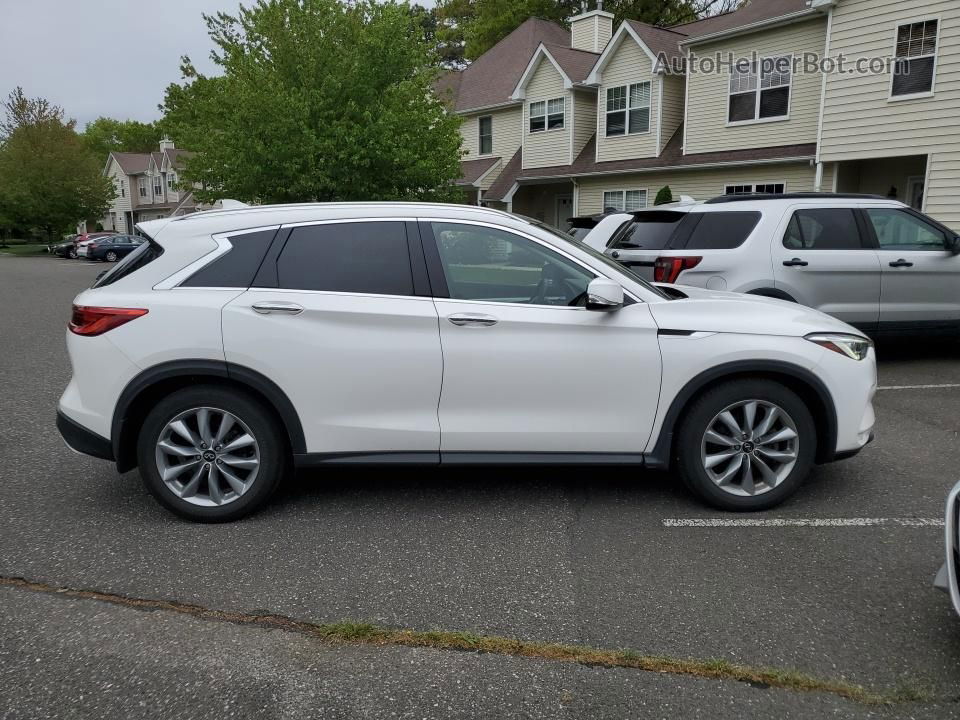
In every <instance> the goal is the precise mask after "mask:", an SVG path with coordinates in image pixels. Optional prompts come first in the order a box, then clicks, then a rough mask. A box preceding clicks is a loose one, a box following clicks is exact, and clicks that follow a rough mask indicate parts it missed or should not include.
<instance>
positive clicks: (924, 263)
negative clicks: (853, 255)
mask: <svg viewBox="0 0 960 720" xmlns="http://www.w3.org/2000/svg"><path fill="white" fill-rule="evenodd" d="M863 216H864V218H865V219H866V226H867V228H868V231H869V232H870V233H871V234H872V236H873V238H874V239H875V241H876V244H877V254H878V256H879V258H880V269H881V273H882V275H881V277H882V280H881V287H880V327H881V328H884V327H886V328H889V329H896V328H897V327H898V326H906V327H909V326H924V325H930V326H934V325H941V324H944V325H955V324H956V323H958V322H960V255H954V254H953V253H951V252H950V251H948V250H947V241H948V239H949V238H951V237H952V236H953V235H952V233H950V232H948V231H947V230H946V228H943V227H941V226H939V225H938V224H936V223H934V222H932V221H930V220H928V219H927V218H925V217H923V216H922V215H920V214H919V213H915V212H911V211H910V210H907V209H905V208H904V209H900V208H890V207H883V208H881V207H868V206H865V207H864V208H863Z"/></svg>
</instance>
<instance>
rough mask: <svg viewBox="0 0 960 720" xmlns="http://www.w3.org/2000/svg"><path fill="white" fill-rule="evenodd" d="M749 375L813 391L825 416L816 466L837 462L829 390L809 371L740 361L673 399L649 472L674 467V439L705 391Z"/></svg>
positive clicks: (708, 375) (720, 368)
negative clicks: (796, 383)
mask: <svg viewBox="0 0 960 720" xmlns="http://www.w3.org/2000/svg"><path fill="white" fill-rule="evenodd" d="M750 373H765V374H777V375H786V376H789V377H791V378H793V379H794V380H797V381H799V382H802V383H804V384H806V385H807V386H808V387H810V388H811V389H812V390H813V391H814V392H815V393H816V394H817V397H818V399H819V400H820V402H821V404H822V405H823V408H824V410H825V415H826V428H824V430H825V433H824V434H825V436H826V439H827V445H826V447H822V446H818V447H817V462H819V463H825V462H830V461H832V460H834V459H836V448H837V409H836V405H835V404H834V402H833V397H832V396H831V395H830V391H829V390H828V389H827V386H826V385H824V384H823V381H822V380H820V378H818V377H817V376H816V375H814V374H813V373H812V372H810V371H809V370H807V369H806V368H803V367H800V366H799V365H794V364H793V363H789V362H784V361H780V360H737V361H734V362H729V363H724V364H722V365H717V366H716V367H712V368H710V369H709V370H705V371H703V372H702V373H700V374H699V375H696V376H695V377H694V378H693V379H692V380H690V381H688V382H687V384H686V385H684V386H683V388H682V389H681V390H680V392H679V393H677V395H676V396H675V397H674V399H673V402H671V403H670V407H669V408H668V409H667V413H666V415H665V416H664V418H663V424H662V425H661V427H660V434H659V435H658V436H657V442H656V445H654V447H653V449H652V450H651V451H650V452H648V453H647V455H646V458H647V460H646V465H647V467H650V468H661V469H667V468H669V467H670V465H671V461H672V457H671V455H672V453H673V438H674V434H675V432H676V428H677V426H678V425H679V423H680V419H681V416H682V414H683V410H684V409H685V408H686V407H687V405H688V404H689V402H690V401H691V400H692V399H693V398H694V396H696V395H697V394H698V393H699V392H700V391H702V390H705V389H706V388H707V387H708V386H709V385H710V384H711V383H714V382H717V381H722V380H724V379H725V378H727V377H732V376H735V375H741V376H742V375H744V374H747V375H749V374H750Z"/></svg>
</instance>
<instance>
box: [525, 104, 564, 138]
mask: <svg viewBox="0 0 960 720" xmlns="http://www.w3.org/2000/svg"><path fill="white" fill-rule="evenodd" d="M563 102H564V101H563V98H562V97H561V98H554V99H553V100H539V101H538V102H532V103H530V132H532V133H534V132H543V131H544V130H560V129H562V128H563V114H564V112H563V110H564V108H563Z"/></svg>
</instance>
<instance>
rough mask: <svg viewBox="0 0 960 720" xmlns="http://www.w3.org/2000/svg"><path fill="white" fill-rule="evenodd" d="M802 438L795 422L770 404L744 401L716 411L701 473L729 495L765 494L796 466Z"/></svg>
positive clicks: (705, 440) (703, 448)
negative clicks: (705, 474)
mask: <svg viewBox="0 0 960 720" xmlns="http://www.w3.org/2000/svg"><path fill="white" fill-rule="evenodd" d="M799 448H800V437H799V434H798V433H797V426H796V423H794V421H793V418H791V417H790V415H789V414H788V413H787V412H786V410H784V409H783V408H782V407H780V406H779V405H777V404H775V403H772V402H768V401H766V400H742V401H740V402H737V403H734V404H733V405H729V406H727V407H725V408H724V409H723V410H721V411H720V412H719V413H717V414H716V415H715V416H714V418H713V420H711V421H710V423H709V424H708V425H707V429H706V432H704V434H703V441H702V443H701V449H700V457H701V460H702V462H703V469H704V470H705V471H706V473H707V477H709V478H710V480H711V481H713V483H714V484H715V485H716V486H717V487H718V488H720V489H721V490H723V491H724V492H726V493H729V494H731V495H739V496H754V495H762V494H764V493H767V492H770V491H771V490H773V489H774V488H776V487H777V486H778V485H779V484H780V483H782V482H783V481H784V480H785V479H786V478H787V476H788V475H789V474H790V472H791V470H793V468H794V466H795V465H796V464H797V457H798V452H799Z"/></svg>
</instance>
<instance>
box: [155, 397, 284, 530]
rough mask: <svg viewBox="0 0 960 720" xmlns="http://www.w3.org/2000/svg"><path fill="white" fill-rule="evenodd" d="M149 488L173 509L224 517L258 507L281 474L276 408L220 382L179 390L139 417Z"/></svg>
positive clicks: (205, 518)
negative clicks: (272, 411)
mask: <svg viewBox="0 0 960 720" xmlns="http://www.w3.org/2000/svg"><path fill="white" fill-rule="evenodd" d="M137 459H138V464H139V467H140V475H141V477H142V478H143V481H144V484H145V485H146V487H147V490H149V491H150V493H151V494H152V495H153V496H154V497H155V498H156V499H157V500H159V501H160V503H161V504H163V505H164V506H165V507H167V508H168V509H169V510H171V511H173V512H174V513H176V514H177V515H179V516H181V517H184V518H187V519H189V520H194V521H197V522H227V521H230V520H236V519H238V518H240V517H243V516H244V515H248V514H250V513H252V512H254V511H255V510H256V509H258V508H259V507H261V506H262V505H263V504H264V503H265V502H266V501H267V499H268V498H269V497H270V495H271V494H272V493H273V491H274V490H275V489H276V487H277V485H278V484H279V482H280V480H281V478H282V477H283V475H284V474H285V472H286V467H287V451H286V445H285V443H284V442H283V437H282V435H281V434H280V429H279V427H278V423H277V421H276V420H275V418H274V416H273V413H271V412H270V411H269V410H268V409H267V408H266V407H264V406H263V405H262V404H261V403H260V402H259V401H258V400H256V399H255V398H252V397H250V396H247V395H245V394H242V393H238V392H237V391H234V390H227V389H225V388H222V387H217V386H199V387H195V388H188V389H185V390H180V391H178V392H176V393H174V394H172V395H170V396H168V397H167V398H165V399H164V400H161V401H160V402H159V403H157V405H156V406H155V407H154V408H153V410H151V411H150V413H149V414H148V415H147V417H146V419H145V420H144V423H143V427H142V429H141V431H140V437H139V441H138V444H137Z"/></svg>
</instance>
